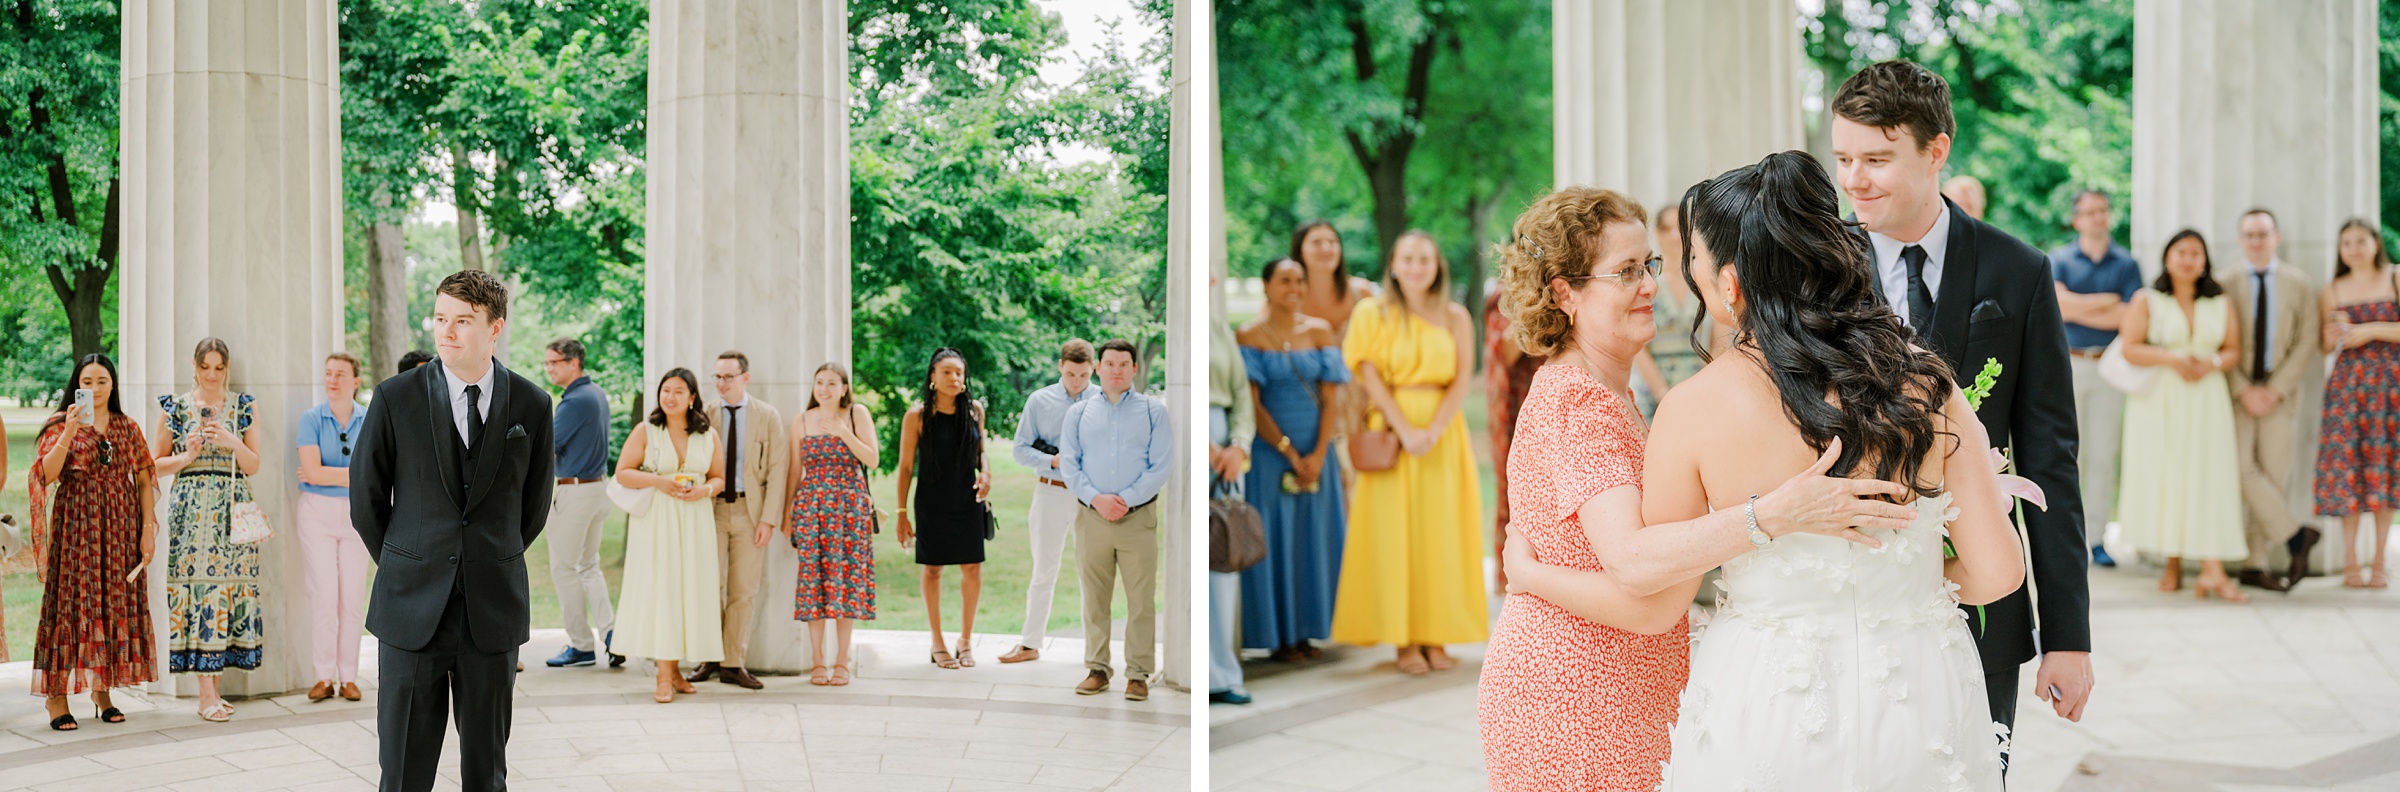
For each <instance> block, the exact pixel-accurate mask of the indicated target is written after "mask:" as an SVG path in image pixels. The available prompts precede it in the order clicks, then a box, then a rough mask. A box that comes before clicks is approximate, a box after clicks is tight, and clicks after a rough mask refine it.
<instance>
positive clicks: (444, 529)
mask: <svg viewBox="0 0 2400 792" xmlns="http://www.w3.org/2000/svg"><path fill="white" fill-rule="evenodd" d="M433 318H434V323H435V327H434V340H435V347H436V349H437V350H438V352H439V354H440V360H439V361H437V362H435V363H433V364H430V365H425V366H419V367H417V368H416V369H414V370H411V371H409V372H407V373H405V374H401V375H400V376H397V377H393V378H391V379H388V380H385V381H384V382H383V385H382V386H381V387H379V388H376V390H375V402H374V406H373V408H372V409H369V410H367V421H366V426H365V427H363V428H362V429H361V430H360V433H361V436H360V438H359V442H358V454H357V455H356V456H355V457H353V458H352V461H351V468H350V487H351V490H350V493H351V497H350V518H351V522H352V524H353V525H355V526H356V527H357V528H358V535H359V538H360V539H362V540H364V541H365V543H366V546H367V552H368V554H370V555H373V556H374V557H375V563H376V565H377V567H378V570H377V572H376V574H375V590H374V593H373V594H372V596H371V599H370V600H369V602H368V605H369V607H368V611H367V613H368V617H367V630H368V631H369V632H372V633H374V634H375V639H376V640H377V641H378V642H380V643H381V644H382V648H381V650H380V651H381V654H379V655H378V659H379V661H380V665H381V668H380V675H381V676H380V681H381V685H382V691H381V693H380V694H379V695H378V696H377V698H376V704H375V708H376V709H375V726H376V731H377V737H378V739H379V740H380V742H381V749H380V752H379V753H380V759H381V764H382V766H383V782H382V788H383V789H384V790H386V792H402V791H403V790H406V791H407V792H422V791H423V790H428V789H432V788H433V783H434V763H435V762H436V761H437V760H438V759H439V758H440V757H441V753H442V729H443V726H444V724H445V722H446V721H448V720H449V719H450V717H449V716H450V709H451V706H452V704H453V702H455V703H456V706H457V716H458V717H457V724H458V741H459V746H458V748H459V786H460V787H462V788H464V789H465V790H467V792H484V791H486V790H502V789H506V788H507V786H508V762H507V755H506V754H507V748H508V730H509V720H510V711H509V706H510V691H511V689H512V688H513V687H514V686H515V682H516V667H517V666H516V663H517V650H518V647H520V646H523V645H524V643H525V641H526V640H527V639H528V638H529V637H530V626H531V618H530V616H529V615H528V614H527V612H526V579H525V547H526V546H527V545H530V544H533V538H534V536H536V535H538V534H540V533H541V530H542V522H543V520H544V519H545V518H547V517H548V515H549V512H550V488H551V486H552V479H551V468H552V466H553V464H554V458H553V456H552V454H551V449H550V395H549V394H548V393H545V392H543V391H542V389H541V388H540V387H539V386H537V385H534V384H533V383H532V382H530V381H527V380H526V379H525V378H523V377H519V376H517V375H516V374H515V373H513V372H510V371H509V370H508V369H507V368H505V367H503V366H501V365H500V362H499V361H498V360H495V359H493V357H492V349H493V347H494V346H496V345H497V344H498V343H499V339H500V330H501V328H502V327H504V326H506V325H507V323H508V289H507V287H506V286H504V285H502V284H501V282H500V279H499V278H496V277H493V276H492V275H491V274H490V273H486V272H479V271H473V270H469V271H465V272H459V273H457V274H454V275H451V276H450V277H448V278H444V279H443V280H442V285H441V287H440V289H439V290H438V293H437V295H436V296H435V297H434V304H433Z"/></svg>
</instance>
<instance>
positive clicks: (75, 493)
mask: <svg viewBox="0 0 2400 792" xmlns="http://www.w3.org/2000/svg"><path fill="white" fill-rule="evenodd" d="M65 392H66V398H65V399H63V400H62V401H61V402H60V403H59V405H58V412H55V413H52V414H51V415H50V418H49V420H47V421H44V422H43V423H42V432H41V439H40V441H39V443H38V445H37V448H39V449H40V450H39V451H37V452H36V456H35V458H34V464H33V470H32V472H31V475H30V476H29V478H30V479H31V487H30V495H31V496H32V501H33V503H34V504H36V506H35V511H34V512H33V514H32V515H31V518H32V523H33V542H32V544H33V560H34V569H35V570H36V572H35V574H37V575H38V576H39V577H40V578H41V581H42V619H41V622H40V623H39V624H38V625H37V626H35V628H34V633H33V647H34V648H33V694H34V695H37V696H41V697H43V699H44V701H43V705H44V706H45V707H47V708H48V710H49V713H50V728H51V729H53V730H55V731H74V730H75V729H77V728H79V727H78V725H77V724H76V723H75V716H74V715H72V714H69V713H68V712H67V696H69V695H71V694H75V693H81V692H83V691H84V690H86V689H89V690H91V692H92V710H93V713H94V717H97V718H99V719H100V721H101V722H102V723H123V722H125V713H123V712H119V711H118V710H117V708H116V707H115V706H113V705H112V704H111V703H110V702H109V697H108V691H109V689H110V688H117V687H131V686H135V685H140V684H142V683H145V682H149V681H151V680H153V679H156V678H157V676H156V674H155V672H154V671H153V670H152V669H154V668H156V667H157V664H156V663H155V662H153V661H152V660H151V655H150V597H149V593H148V588H147V587H146V586H144V585H143V583H142V579H141V571H142V569H143V568H144V567H147V566H149V564H150V556H151V553H152V552H153V548H155V547H157V537H158V522H157V518H156V517H155V516H153V515H156V514H157V513H158V512H157V511H156V510H154V509H153V508H152V504H153V503H155V502H156V498H157V494H158V489H157V487H156V486H155V483H154V482H153V480H152V478H151V475H152V473H151V464H150V455H149V454H146V453H143V449H144V448H146V447H147V446H148V445H149V444H148V443H147V442H145V441H144V440H143V438H142V427H141V425H140V424H139V423H137V422H135V421H134V420H133V419H132V418H130V417H128V416H126V415H125V413H124V411H123V410H122V409H121V408H120V405H119V403H118V399H117V364H116V363H114V362H112V361H110V360H109V359H108V358H107V356H104V355H85V356H83V358H82V359H80V360H78V361H76V363H75V370H74V372H73V373H72V374H71V375H70V376H69V378H68V383H67V387H66V388H65ZM53 493H55V494H56V496H57V497H56V499H55V500H51V495H52V494H53ZM46 500H47V501H49V503H50V512H49V514H48V515H47V519H44V515H43V514H42V512H41V511H40V506H39V504H41V503H43V502H44V501H46ZM53 527H54V528H55V529H54V530H45V529H47V528H53Z"/></svg>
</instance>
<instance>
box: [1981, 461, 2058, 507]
mask: <svg viewBox="0 0 2400 792" xmlns="http://www.w3.org/2000/svg"><path fill="white" fill-rule="evenodd" d="M2008 468H2009V461H2008V455H2007V454H2004V453H2001V451H2000V449H1997V448H1994V449H1992V469H1993V470H1996V471H2001V472H2000V473H1999V475H1998V476H1996V478H1997V479H1998V480H1999V485H2000V494H2002V495H2006V496H2009V497H2012V498H2020V499H2023V500H2024V501H2025V502H2027V503H2031V504H2033V505H2034V507H2035V508H2038V509H2041V510H2042V511H2049V510H2050V503H2049V501H2048V499H2046V498H2045V497H2043V495H2042V485H2039V484H2035V483H2033V480H2032V479H2029V478H2026V477H2024V476H2017V475H2011V474H2009V473H2007V472H2006V471H2007V470H2008Z"/></svg>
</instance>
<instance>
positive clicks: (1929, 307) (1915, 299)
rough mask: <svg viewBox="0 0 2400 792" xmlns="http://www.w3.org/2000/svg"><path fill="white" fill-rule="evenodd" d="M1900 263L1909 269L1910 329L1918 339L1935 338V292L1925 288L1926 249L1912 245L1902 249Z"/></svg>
mask: <svg viewBox="0 0 2400 792" xmlns="http://www.w3.org/2000/svg"><path fill="white" fill-rule="evenodd" d="M1900 263H1901V264H1904V265H1907V267H1908V327H1909V329H1911V330H1915V331H1917V337H1918V338H1924V339H1931V338H1932V337H1933V290H1931V289H1927V288H1925V249H1924V248H1922V247H1918V246H1916V245H1910V246H1908V247H1904V248H1901V249H1900Z"/></svg>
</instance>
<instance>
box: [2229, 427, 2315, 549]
mask: <svg viewBox="0 0 2400 792" xmlns="http://www.w3.org/2000/svg"><path fill="white" fill-rule="evenodd" d="M2239 395H2240V394H2235V397H2236V398H2234V402H2233V437H2234V443H2235V445H2234V453H2235V454H2236V455H2237V456H2239V457H2241V465H2242V511H2244V512H2246V513H2247V519H2245V520H2243V527H2242V533H2243V534H2244V535H2245V537H2246V538H2248V539H2249V540H2250V557H2249V558H2247V559H2244V560H2243V561H2242V568H2244V569H2257V570H2265V569H2266V568H2267V548H2268V546H2270V545H2274V544H2281V543H2282V542H2284V541H2285V540H2287V539H2290V538H2292V535H2293V534H2296V533H2299V532H2300V521H2299V519H2297V518H2295V517H2293V516H2292V505H2291V497H2290V495H2289V494H2288V493H2289V492H2290V490H2291V486H2292V454H2293V449H2294V448H2295V447H2296V443H2295V442H2294V439H2293V437H2292V432H2294V431H2296V428H2297V426H2298V424H2299V422H2300V414H2299V411H2298V409H2297V408H2298V405H2296V404H2294V403H2293V400H2292V399H2284V400H2283V401H2281V402H2279V403H2277V404H2276V405H2275V409H2273V410H2270V411H2268V412H2267V414H2266V415H2264V416H2260V417H2257V418H2253V417H2250V411H2249V410H2246V409H2243V408H2242V402H2241V399H2240V398H2239Z"/></svg>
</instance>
